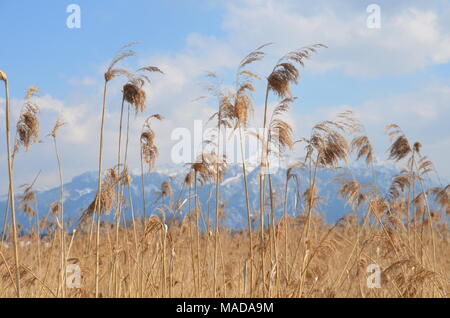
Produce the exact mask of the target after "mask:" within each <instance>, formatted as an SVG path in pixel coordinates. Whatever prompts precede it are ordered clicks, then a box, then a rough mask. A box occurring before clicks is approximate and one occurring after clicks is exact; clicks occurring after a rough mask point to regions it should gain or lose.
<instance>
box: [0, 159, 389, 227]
mask: <svg viewBox="0 0 450 318" xmlns="http://www.w3.org/2000/svg"><path fill="white" fill-rule="evenodd" d="M187 172H188V171H187V168H186V167H184V166H175V165H166V166H161V167H159V168H157V169H155V170H154V171H153V172H151V173H148V174H146V175H145V177H144V184H145V194H146V202H147V211H148V212H147V213H148V214H151V213H156V210H155V209H156V208H157V207H160V206H161V204H162V202H161V201H160V200H157V198H158V194H156V193H155V192H157V191H158V190H160V188H161V184H162V183H163V182H164V181H168V182H169V183H170V185H171V187H172V189H173V200H177V198H178V197H179V194H180V190H181V189H182V187H181V186H182V183H183V180H184V177H185V176H186V174H187ZM296 173H297V174H298V175H299V178H298V179H299V186H300V187H299V191H298V192H299V193H301V194H303V192H304V191H305V189H306V188H307V187H308V183H309V172H308V171H300V170H298V171H296ZM395 173H396V170H395V168H394V167H389V166H384V165H379V166H376V167H375V174H376V182H377V185H378V186H379V188H380V189H381V190H382V191H383V190H386V189H387V188H388V187H389V185H390V183H391V179H392V176H393V175H394V174H395ZM247 175H248V184H249V198H250V203H251V211H252V214H253V215H255V216H256V215H258V210H259V169H258V168H256V169H253V170H251V171H248V174H247ZM339 175H346V177H349V178H353V177H354V178H356V180H358V181H360V182H371V181H373V174H372V171H371V170H370V169H368V168H366V167H365V166H363V165H357V166H353V167H352V168H351V170H349V169H339V170H337V171H332V170H328V169H319V170H318V172H317V185H318V187H319V191H320V192H319V195H320V196H321V197H323V200H322V203H321V205H320V213H322V214H323V216H324V218H325V219H326V220H327V221H328V222H333V221H336V220H337V219H338V218H340V217H341V216H343V215H344V214H346V213H348V212H349V211H350V207H348V206H346V205H345V201H344V200H341V199H339V198H338V195H337V192H338V188H339V184H338V183H336V182H333V180H335V178H336V177H337V176H339ZM140 178H141V177H140V175H133V176H132V179H133V181H132V184H131V194H132V201H133V207H134V211H135V213H136V214H137V215H138V216H139V215H142V210H143V209H142V207H143V203H142V190H141V187H140V184H141V180H140ZM285 181H286V169H285V168H280V169H279V170H278V172H277V173H275V174H272V184H273V189H274V192H275V199H276V200H277V204H276V215H277V217H279V216H280V215H282V214H283V203H282V202H283V201H282V200H283V198H284V187H285ZM289 182H290V183H289V192H288V205H287V207H288V209H287V210H288V213H290V214H296V213H297V214H298V213H301V203H300V202H298V204H295V201H296V200H295V191H296V190H295V186H294V181H293V180H290V181H289ZM267 188H268V185H267ZM96 189H97V173H96V172H86V173H83V174H81V175H79V176H77V177H75V178H73V179H72V180H71V181H70V182H67V183H66V184H65V185H64V194H65V198H64V211H65V216H66V220H65V221H68V220H69V219H70V220H71V221H72V223H73V224H74V223H76V222H77V221H78V219H79V217H80V216H81V213H82V211H83V210H84V209H85V208H86V207H87V206H88V205H89V204H90V203H91V202H92V200H93V198H94V195H95V192H96ZM198 191H199V200H200V201H199V202H200V204H201V213H202V220H203V222H206V221H205V220H207V219H208V214H209V216H210V220H211V221H212V220H213V219H214V213H215V187H214V184H206V185H204V186H200V185H198ZM192 194H193V189H192V192H191V195H192ZM210 194H211V195H210ZM18 195H20V193H18ZM182 195H183V198H185V197H187V196H188V195H189V190H188V189H185V190H184V192H183V194H182ZM59 196H60V189H59V187H56V188H53V189H50V190H47V191H40V192H37V200H38V201H37V202H38V210H39V215H40V216H44V215H46V214H47V213H48V211H49V208H50V204H51V203H52V202H55V201H58V200H59ZM126 196H127V198H128V193H127V195H126ZM208 198H210V200H209V204H208ZM220 199H221V200H222V201H223V202H224V204H225V205H224V211H225V213H226V216H225V218H224V220H223V222H224V223H223V225H224V226H227V227H229V228H233V229H240V228H244V227H246V226H247V210H246V202H245V189H244V181H243V173H242V167H241V166H240V165H230V166H229V167H228V169H227V173H226V175H225V177H224V178H223V180H222V182H221V186H220ZM2 200H3V201H0V211H5V206H6V202H5V201H4V199H2ZM165 200H166V203H167V200H168V199H165ZM267 200H268V196H267ZM127 204H128V203H127ZM192 204H193V203H192ZM208 206H209V209H208ZM295 206H297V211H294V210H295ZM187 208H188V204H186V205H185V206H184V213H186V211H187ZM17 209H18V211H17V216H18V222H19V223H20V224H22V225H23V227H24V228H26V225H28V224H29V223H30V222H29V221H28V220H27V216H26V215H24V214H23V212H22V211H20V209H19V208H17ZM208 210H209V213H208ZM269 210H270V209H269V208H267V209H266V211H269ZM0 215H2V217H1V219H0V225H1V226H2V228H3V219H4V218H3V212H2V213H0ZM126 215H127V216H129V215H130V213H129V209H127V210H126ZM110 217H111V218H112V215H111V216H110ZM0 231H1V229H0Z"/></svg>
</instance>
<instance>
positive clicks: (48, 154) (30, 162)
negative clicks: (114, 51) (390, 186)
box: [0, 0, 450, 192]
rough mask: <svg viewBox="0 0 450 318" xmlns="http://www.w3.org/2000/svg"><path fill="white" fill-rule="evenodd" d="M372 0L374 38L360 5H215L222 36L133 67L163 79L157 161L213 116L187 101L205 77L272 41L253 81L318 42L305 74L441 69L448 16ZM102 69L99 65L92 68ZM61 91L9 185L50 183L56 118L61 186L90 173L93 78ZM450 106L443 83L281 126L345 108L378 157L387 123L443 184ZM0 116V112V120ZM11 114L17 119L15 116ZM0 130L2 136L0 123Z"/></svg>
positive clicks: (449, 43) (158, 86) (94, 139)
mask: <svg viewBox="0 0 450 318" xmlns="http://www.w3.org/2000/svg"><path fill="white" fill-rule="evenodd" d="M378 2H379V4H380V6H381V9H382V19H383V20H382V28H381V29H380V30H371V29H368V28H367V27H366V24H365V23H366V18H367V13H366V10H365V9H366V7H365V6H364V5H362V4H361V1H346V2H345V4H344V3H342V2H339V3H338V2H333V3H330V1H323V0H319V1H314V2H312V1H311V2H306V1H302V2H298V1H293V0H292V1H276V2H275V1H260V0H247V1H239V2H231V3H230V2H226V4H224V5H223V6H224V8H223V9H224V10H225V11H224V20H223V28H224V31H225V32H226V36H225V38H217V37H215V36H210V35H208V34H207V31H205V33H206V34H198V33H193V34H191V35H189V36H188V37H187V39H186V46H185V47H184V48H183V49H182V50H180V51H179V52H175V53H172V54H166V55H163V54H160V55H152V56H146V57H142V58H139V59H138V65H137V66H138V67H140V66H144V65H156V66H158V67H160V68H161V69H162V70H163V71H164V72H165V74H164V75H158V74H155V75H152V78H153V83H152V84H151V85H150V87H149V88H147V89H146V90H147V96H148V109H147V110H146V115H150V114H154V113H160V114H162V115H163V116H165V117H166V120H165V121H164V122H161V123H159V122H155V123H154V129H155V131H156V134H157V135H156V143H157V144H158V145H159V147H160V153H161V157H160V160H159V163H164V162H167V161H168V160H169V155H170V150H171V147H172V146H173V144H174V143H175V142H172V141H170V140H169V138H170V133H171V131H172V130H173V129H174V128H177V127H187V128H191V127H192V125H193V121H194V120H195V119H203V120H206V119H207V118H208V117H209V116H210V115H211V114H212V112H213V111H214V108H213V107H214V106H215V105H214V104H212V103H210V104H207V103H206V102H205V101H203V102H192V101H193V100H194V99H195V98H197V97H199V96H201V95H204V93H205V92H204V90H202V88H201V87H200V86H199V85H198V83H199V82H200V81H201V75H202V74H203V73H204V71H207V70H209V71H219V72H220V73H225V74H228V73H232V72H234V70H235V67H236V65H237V64H238V62H239V61H240V58H241V57H242V56H243V55H244V54H246V53H247V52H248V51H250V50H251V49H253V48H255V47H257V46H259V45H261V44H262V43H267V42H269V41H275V42H276V46H272V47H270V50H269V49H268V51H270V52H271V56H270V57H269V58H268V59H267V61H266V62H264V63H259V64H258V65H256V64H255V67H256V68H257V69H258V70H259V71H261V74H266V73H267V70H268V69H270V67H271V63H272V62H273V61H272V62H271V61H270V58H272V59H274V58H277V57H279V56H280V55H282V54H284V53H285V52H286V51H287V50H290V49H293V48H296V47H297V46H301V45H305V44H311V43H317V42H322V43H325V44H327V45H329V46H330V49H328V50H324V51H322V52H321V53H320V54H319V55H317V56H315V57H314V59H312V60H311V61H309V62H308V68H309V69H312V70H315V71H318V72H325V71H327V70H330V69H341V70H344V71H345V72H346V73H347V74H350V75H352V76H356V77H360V78H366V77H373V76H379V77H381V76H390V75H393V74H404V73H408V72H413V71H415V70H419V69H423V68H426V67H428V66H431V65H435V64H441V63H448V62H449V60H450V23H449V21H450V19H448V21H447V20H445V17H450V14H448V12H450V10H447V11H445V12H447V13H445V12H442V11H439V12H438V11H437V10H436V9H434V8H432V7H431V6H429V5H428V6H427V5H426V4H425V5H424V4H423V2H422V3H421V2H420V1H396V2H395V3H393V2H392V1H378ZM127 63H128V62H127ZM104 65H107V63H105V64H104ZM104 65H102V66H101V67H100V66H99V70H101V69H103V66H104ZM126 66H128V65H126ZM134 68H135V67H133V68H132V69H134ZM93 76H95V77H93ZM69 84H72V85H73V86H74V93H73V95H71V96H69V97H67V98H66V99H65V100H64V101H62V100H58V99H56V98H54V97H52V95H51V92H49V94H48V95H44V96H42V97H41V98H39V104H40V105H41V109H42V113H41V131H42V136H41V137H42V139H43V140H44V141H45V143H44V144H37V145H34V146H33V147H32V148H31V150H30V152H29V153H26V154H24V153H21V154H19V155H18V157H17V162H16V167H17V169H16V177H17V184H21V183H25V182H30V176H34V175H35V174H36V173H37V171H38V170H39V169H42V170H43V173H42V178H41V180H40V185H44V186H51V185H57V184H58V180H57V175H56V174H55V173H54V171H55V169H56V162H55V158H54V153H53V148H52V145H51V143H50V140H49V139H48V138H45V135H46V134H47V133H48V132H49V131H50V130H51V128H52V127H53V125H54V123H55V121H56V119H57V118H58V116H62V117H63V118H64V120H65V121H66V123H67V124H66V125H65V126H64V127H63V128H61V131H60V134H59V136H58V141H59V145H60V147H61V156H62V160H63V169H64V175H65V178H66V180H69V179H70V178H71V177H73V176H75V175H77V174H79V173H82V172H85V171H87V170H95V169H97V164H98V142H99V128H100V111H101V97H102V77H101V72H99V73H98V74H88V75H86V76H84V77H80V78H72V79H70V80H69ZM122 85H123V81H121V80H114V82H112V83H111V85H110V86H109V95H108V108H107V124H106V127H105V144H104V146H105V148H104V158H105V162H104V167H105V168H107V167H112V166H114V165H115V164H116V160H117V159H116V156H117V154H116V151H117V134H118V122H119V116H120V102H121V96H120V95H121V86H122ZM92 88H93V89H95V95H91V94H92ZM83 89H85V90H86V91H85V90H83ZM256 94H259V92H257V93H256ZM256 94H255V95H256ZM449 100H450V86H449V85H448V84H447V83H446V84H439V85H435V88H431V85H430V87H428V88H424V89H423V90H421V91H417V92H412V93H406V94H403V95H397V96H393V97H389V98H382V97H381V96H380V98H377V99H376V100H372V101H367V102H365V103H363V104H362V105H349V106H336V107H331V106H330V107H328V108H320V109H318V110H314V111H302V110H301V111H300V113H299V116H297V115H290V117H289V120H290V121H292V123H293V126H294V128H295V133H296V135H297V136H305V135H307V134H308V133H309V129H310V128H311V125H312V124H314V123H316V122H318V121H320V120H323V119H324V118H328V117H330V116H331V115H333V114H335V113H337V112H338V111H339V110H343V109H346V108H348V107H350V108H353V109H355V110H356V111H357V114H358V116H359V118H360V119H361V121H362V122H363V123H364V124H365V125H366V126H367V130H368V133H369V135H370V137H371V138H372V139H373V141H374V144H375V146H376V148H377V149H379V150H378V154H379V155H380V156H381V157H382V156H383V155H384V149H386V148H387V142H388V141H387V137H386V136H385V135H384V131H383V127H384V125H386V124H389V123H391V122H395V123H398V124H399V125H401V126H402V127H403V128H404V130H405V131H406V132H407V134H408V136H409V137H410V138H411V140H418V139H422V140H421V141H423V143H424V151H425V152H426V153H428V154H429V155H430V157H431V159H433V160H434V161H435V162H436V164H437V166H438V169H440V170H441V171H442V172H443V173H444V174H445V175H447V176H450V170H449V169H450V168H448V167H447V166H446V165H445V160H443V158H446V157H448V156H449V155H450V150H449V149H450V147H448V144H449V142H450V133H449V130H448V128H447V125H446V119H448V118H449V115H450V110H449V104H448V101H449ZM0 102H1V100H0ZM13 103H15V105H16V106H15V107H14V109H15V110H16V112H17V111H18V110H17V109H19V108H20V104H21V101H19V100H14V101H13ZM1 105H4V104H1ZM3 108H4V107H3V106H2V107H1V108H0V118H1V116H2V110H3ZM260 109H261V105H259V107H257V109H256V114H255V115H256V117H257V118H256V120H257V121H258V122H261V118H260V117H261V116H262V115H261V111H260ZM301 109H303V108H301ZM14 115H15V116H16V117H17V115H18V114H17V113H15V114H14ZM143 121H144V116H143V115H138V116H134V114H133V115H132V116H131V125H132V126H131V131H130V136H131V138H132V139H131V140H130V145H129V147H130V148H129V152H130V158H131V159H130V167H131V168H133V167H139V162H138V158H139V155H138V154H139V138H138V136H139V133H140V130H141V127H142V123H143ZM0 127H2V128H1V129H3V125H0ZM2 131H3V130H2ZM0 140H4V139H0ZM4 159H5V158H4V152H3V151H2V157H1V162H5V161H4ZM4 173H5V169H0V178H4V177H5V175H4ZM1 186H2V188H0V191H1V192H4V191H5V189H6V186H5V185H4V183H3V184H2V185H1Z"/></svg>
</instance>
